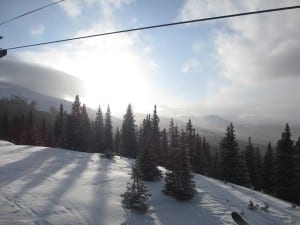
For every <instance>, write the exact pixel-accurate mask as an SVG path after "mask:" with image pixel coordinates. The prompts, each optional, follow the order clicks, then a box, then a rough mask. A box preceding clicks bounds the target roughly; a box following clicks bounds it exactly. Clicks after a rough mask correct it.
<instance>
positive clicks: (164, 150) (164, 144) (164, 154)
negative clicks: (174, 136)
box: [160, 128, 169, 167]
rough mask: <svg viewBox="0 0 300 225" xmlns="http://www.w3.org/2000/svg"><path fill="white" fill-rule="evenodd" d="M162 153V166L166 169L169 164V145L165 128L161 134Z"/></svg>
mask: <svg viewBox="0 0 300 225" xmlns="http://www.w3.org/2000/svg"><path fill="white" fill-rule="evenodd" d="M160 152H161V165H162V166H165V167H166V166H167V165H168V163H167V162H168V158H169V145H168V133H167V130H166V129H165V128H164V129H163V130H162V131H161V133H160Z"/></svg>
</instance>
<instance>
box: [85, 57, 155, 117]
mask: <svg viewBox="0 0 300 225" xmlns="http://www.w3.org/2000/svg"><path fill="white" fill-rule="evenodd" d="M124 59H126V57H125V56H121V57H120V56H119V57H114V59H113V60H112V58H109V57H108V58H107V59H106V60H105V62H104V63H101V65H102V66H101V72H97V71H99V70H98V69H97V68H95V67H88V66H86V67H85V68H89V70H88V71H86V74H89V75H88V76H85V77H82V79H83V81H84V85H85V88H86V96H85V98H84V99H83V100H85V102H86V104H87V105H88V106H90V107H92V108H97V107H98V106H99V104H100V105H101V107H102V106H103V107H105V108H103V107H102V111H104V110H106V105H107V104H110V107H111V110H112V112H113V114H123V113H124V112H125V110H126V107H127V105H128V104H129V103H131V104H132V105H133V107H134V109H135V111H136V112H145V111H147V110H148V109H149V108H151V106H152V105H149V104H151V102H152V99H151V93H150V84H149V82H148V81H147V77H146V76H145V74H144V72H143V70H142V68H141V66H139V63H138V59H135V60H134V61H133V60H132V58H131V59H130V58H127V60H124ZM90 65H91V63H90V62H89V66H90ZM93 65H97V64H93ZM100 73H101V74H100Z"/></svg>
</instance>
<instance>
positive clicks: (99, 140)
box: [94, 105, 104, 153]
mask: <svg viewBox="0 0 300 225" xmlns="http://www.w3.org/2000/svg"><path fill="white" fill-rule="evenodd" d="M94 138H95V141H94V152H99V153H103V152H104V123H103V115H102V111H101V107H100V105H99V107H98V110H97V113H96V118H95V124H94Z"/></svg>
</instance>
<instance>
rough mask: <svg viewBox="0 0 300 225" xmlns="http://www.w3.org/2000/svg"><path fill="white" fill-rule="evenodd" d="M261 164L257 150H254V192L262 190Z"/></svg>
mask: <svg viewBox="0 0 300 225" xmlns="http://www.w3.org/2000/svg"><path fill="white" fill-rule="evenodd" d="M262 170H263V169H262V162H261V155H260V151H259V148H258V147H257V148H256V151H255V180H254V183H253V185H254V188H255V190H261V189H262Z"/></svg>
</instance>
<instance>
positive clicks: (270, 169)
mask: <svg viewBox="0 0 300 225" xmlns="http://www.w3.org/2000/svg"><path fill="white" fill-rule="evenodd" d="M262 176H263V180H262V188H263V190H264V191H265V192H266V193H269V194H273V193H274V153H273V149H272V145H271V142H269V144H268V147H267V151H266V154H265V156H264V159H263V173H262Z"/></svg>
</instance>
